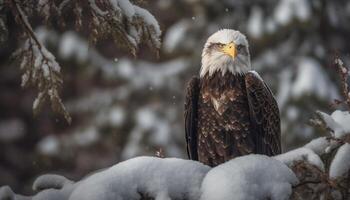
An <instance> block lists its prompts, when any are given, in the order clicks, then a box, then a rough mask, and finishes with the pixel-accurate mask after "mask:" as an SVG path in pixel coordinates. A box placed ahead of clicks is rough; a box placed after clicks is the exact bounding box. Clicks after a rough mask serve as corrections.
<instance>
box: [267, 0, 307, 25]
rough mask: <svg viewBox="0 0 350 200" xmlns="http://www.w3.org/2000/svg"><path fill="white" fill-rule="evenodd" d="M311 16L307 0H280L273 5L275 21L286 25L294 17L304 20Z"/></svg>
mask: <svg viewBox="0 0 350 200" xmlns="http://www.w3.org/2000/svg"><path fill="white" fill-rule="evenodd" d="M310 17H311V8H310V2H308V1H307V0H281V1H279V3H278V5H277V6H276V7H275V11H274V18H275V21H276V22H278V23H279V24H281V25H287V24H288V23H290V22H291V21H292V20H293V19H294V18H296V19H298V20H300V21H306V20H308V19H309V18H310Z"/></svg>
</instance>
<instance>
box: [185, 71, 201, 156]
mask: <svg viewBox="0 0 350 200" xmlns="http://www.w3.org/2000/svg"><path fill="white" fill-rule="evenodd" d="M198 96H199V78H198V77H195V76H194V77H192V79H191V80H190V81H189V83H188V84H187V88H186V100H185V132H186V145H187V154H188V157H189V159H191V160H198V152H197V122H198V120H197V119H198Z"/></svg>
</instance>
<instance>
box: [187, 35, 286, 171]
mask: <svg viewBox="0 0 350 200" xmlns="http://www.w3.org/2000/svg"><path fill="white" fill-rule="evenodd" d="M185 132H186V142H187V152H188V156H189V158H190V159H192V160H198V161H200V162H202V163H204V164H206V165H209V166H216V165H219V164H221V163H223V162H226V161H227V160H230V159H232V158H235V157H237V156H242V155H246V154H251V153H254V154H265V155H268V156H273V155H276V154H280V153H281V141H280V140H281V139H280V138H281V136H280V134H281V129H280V117H279V109H278V106H277V103H276V101H275V99H274V96H273V94H272V92H271V90H270V89H269V87H268V86H267V85H266V83H265V82H264V81H263V80H262V78H261V77H260V76H259V74H258V73H257V72H255V71H251V64H250V54H249V49H248V41H247V39H246V37H245V36H244V35H243V34H242V33H240V32H239V31H236V30H231V29H223V30H220V31H218V32H216V33H214V34H213V35H212V36H210V37H209V38H208V40H207V42H206V43H205V45H204V50H203V53H202V66H201V69H200V74H199V77H196V76H195V77H193V78H192V79H191V80H190V81H189V83H188V85H187V92H186V102H185Z"/></svg>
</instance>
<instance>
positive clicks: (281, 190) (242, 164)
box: [200, 155, 298, 200]
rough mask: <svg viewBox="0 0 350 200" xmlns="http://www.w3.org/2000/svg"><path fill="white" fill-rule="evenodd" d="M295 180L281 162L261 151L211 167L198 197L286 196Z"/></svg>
mask: <svg viewBox="0 0 350 200" xmlns="http://www.w3.org/2000/svg"><path fill="white" fill-rule="evenodd" d="M297 183H298V179H297V177H296V176H295V174H294V173H293V172H292V171H291V170H290V169H289V168H288V167H287V166H286V165H284V164H283V163H281V162H279V161H277V160H275V159H273V158H270V157H267V156H264V155H247V156H243V157H238V158H235V159H233V160H231V161H229V162H226V163H224V164H221V165H219V166H217V167H215V168H213V169H212V170H210V171H209V172H208V174H207V175H206V176H205V178H204V180H203V183H202V188H201V190H202V195H201V198H200V199H201V200H213V199H215V200H228V199H235V200H248V199H249V200H260V199H271V200H283V199H285V200H287V199H289V196H290V194H291V193H292V188H291V186H292V185H295V184H297Z"/></svg>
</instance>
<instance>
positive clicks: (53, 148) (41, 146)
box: [37, 135, 60, 156]
mask: <svg viewBox="0 0 350 200" xmlns="http://www.w3.org/2000/svg"><path fill="white" fill-rule="evenodd" d="M37 149H38V151H39V153H41V154H44V155H51V156H53V155H57V154H58V153H59V150H60V147H59V141H58V138H57V137H56V136H54V135H49V136H46V137H44V138H43V139H41V140H40V141H39V143H38V144H37Z"/></svg>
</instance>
